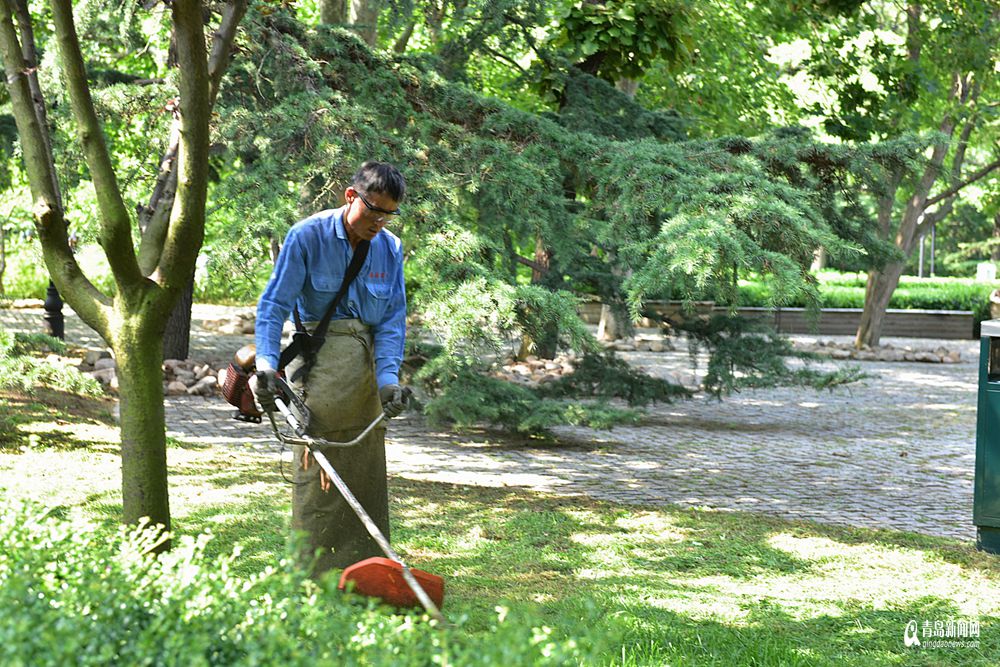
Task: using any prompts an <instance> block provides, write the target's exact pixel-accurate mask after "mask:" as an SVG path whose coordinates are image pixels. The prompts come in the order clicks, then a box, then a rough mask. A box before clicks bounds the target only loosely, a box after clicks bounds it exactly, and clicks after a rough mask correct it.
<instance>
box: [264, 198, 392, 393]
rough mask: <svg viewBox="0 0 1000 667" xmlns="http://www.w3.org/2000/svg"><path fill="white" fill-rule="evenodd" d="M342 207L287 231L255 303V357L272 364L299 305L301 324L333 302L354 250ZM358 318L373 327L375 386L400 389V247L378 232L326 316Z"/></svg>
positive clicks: (389, 235) (320, 314)
mask: <svg viewBox="0 0 1000 667" xmlns="http://www.w3.org/2000/svg"><path fill="white" fill-rule="evenodd" d="M343 217H344V209H343V208H339V209H336V210H329V211H322V212H320V213H317V214H315V215H313V216H310V217H308V218H306V219H305V220H302V221H300V222H298V223H296V224H295V225H293V226H292V228H291V229H290V230H288V235H287V236H286V237H285V243H284V245H282V247H281V252H280V253H278V260H277V261H276V262H275V264H274V272H273V273H271V279H270V280H269V281H268V283H267V287H265V288H264V293H263V294H261V297H260V302H259V303H258V304H257V326H256V340H257V357H258V358H263V359H266V360H267V361H268V362H270V364H271V366H272V367H273V368H277V367H278V358H279V356H280V355H281V330H282V327H283V326H284V323H285V320H287V319H288V317H289V315H290V314H291V312H292V306H294V305H298V307H299V315H300V316H301V317H302V321H303V322H318V321H319V320H320V319H322V318H323V314H324V313H325V312H326V309H327V308H328V307H329V305H330V303H331V302H332V301H333V297H334V296H336V294H337V291H338V290H339V289H340V286H341V284H342V283H343V282H344V274H345V273H347V266H348V265H349V264H350V262H351V257H352V256H353V255H354V251H353V249H352V248H351V243H350V241H349V240H348V239H347V230H346V229H345V228H344V220H343ZM348 318H357V319H359V320H361V321H362V322H364V323H365V324H367V325H368V326H370V327H371V329H372V335H373V338H374V340H375V377H376V380H377V382H378V386H379V388H380V389H381V388H382V387H384V386H386V385H388V384H399V366H400V364H401V363H402V361H403V342H404V340H405V338H406V287H405V285H404V283H403V247H402V243H400V241H399V238H397V237H396V236H395V235H394V234H392V233H390V232H388V231H386V230H385V229H383V230H381V231H380V232H379V233H378V234H376V235H375V238H373V239H372V241H371V246H370V248H369V249H368V257H367V258H365V263H364V265H363V266H362V267H361V273H359V274H358V277H357V278H356V279H355V280H354V282H353V283H351V286H350V287H349V288H348V290H347V294H345V295H344V298H343V299H341V301H340V303H339V304H338V305H337V310H336V311H335V312H334V314H333V319H335V320H338V319H348Z"/></svg>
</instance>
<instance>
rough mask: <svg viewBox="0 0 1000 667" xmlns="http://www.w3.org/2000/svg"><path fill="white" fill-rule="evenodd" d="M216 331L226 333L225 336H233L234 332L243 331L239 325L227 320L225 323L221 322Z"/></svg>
mask: <svg viewBox="0 0 1000 667" xmlns="http://www.w3.org/2000/svg"><path fill="white" fill-rule="evenodd" d="M218 331H219V333H221V334H226V335H227V336H235V335H236V334H240V333H243V330H242V329H241V328H240V325H239V324H233V323H232V322H227V323H226V324H223V325H222V326H221V327H219V329H218Z"/></svg>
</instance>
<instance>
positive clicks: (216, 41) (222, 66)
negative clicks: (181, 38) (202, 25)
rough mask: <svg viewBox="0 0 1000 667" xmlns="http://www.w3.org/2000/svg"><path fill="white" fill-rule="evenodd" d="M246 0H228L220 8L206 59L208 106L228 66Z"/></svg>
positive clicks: (210, 104)
mask: <svg viewBox="0 0 1000 667" xmlns="http://www.w3.org/2000/svg"><path fill="white" fill-rule="evenodd" d="M248 4H249V3H248V1H247V0H230V1H229V2H227V3H226V6H225V7H224V8H223V10H222V19H221V20H220V22H219V27H218V29H217V30H216V31H215V32H214V33H212V53H211V55H210V56H209V60H208V78H209V84H208V85H209V98H208V104H209V107H212V106H214V105H215V98H216V97H217V96H218V94H219V86H220V85H221V84H222V75H223V74H225V73H226V69H227V68H228V67H229V57H230V55H231V54H232V51H233V42H234V41H235V40H236V30H237V28H238V27H239V24H240V21H242V20H243V16H244V15H245V14H246V13H247V6H248Z"/></svg>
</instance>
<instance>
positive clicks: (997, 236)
mask: <svg viewBox="0 0 1000 667" xmlns="http://www.w3.org/2000/svg"><path fill="white" fill-rule="evenodd" d="M993 241H994V242H995V243H996V245H995V246H993V248H992V249H991V250H990V259H991V260H993V261H994V262H1000V211H997V213H996V215H994V216H993Z"/></svg>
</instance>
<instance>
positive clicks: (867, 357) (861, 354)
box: [854, 347, 878, 361]
mask: <svg viewBox="0 0 1000 667" xmlns="http://www.w3.org/2000/svg"><path fill="white" fill-rule="evenodd" d="M854 358H855V359H857V360H858V361H875V360H876V359H878V355H877V354H876V353H875V352H873V351H872V349H871V348H870V347H869V348H868V349H867V350H866V349H861V350H858V352H857V354H856V355H855V356H854Z"/></svg>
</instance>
